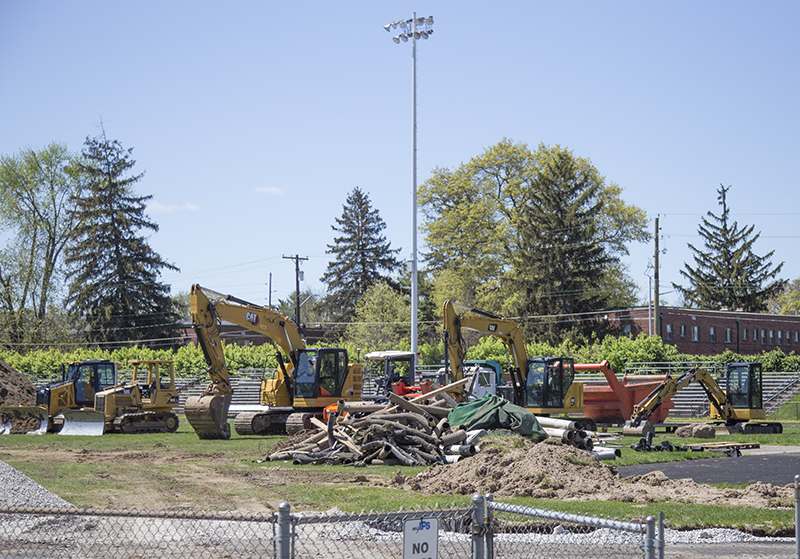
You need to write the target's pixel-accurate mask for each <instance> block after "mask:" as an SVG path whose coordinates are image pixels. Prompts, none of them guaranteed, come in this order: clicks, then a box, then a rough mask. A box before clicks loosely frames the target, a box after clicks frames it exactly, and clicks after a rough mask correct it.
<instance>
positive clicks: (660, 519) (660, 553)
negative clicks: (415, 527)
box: [656, 511, 800, 559]
mask: <svg viewBox="0 0 800 559" xmlns="http://www.w3.org/2000/svg"><path fill="white" fill-rule="evenodd" d="M665 541H666V536H665V534H664V511H661V512H659V513H658V541H657V542H656V546H657V547H658V559H664V545H665V543H664V542H665ZM798 559H800V558H798Z"/></svg>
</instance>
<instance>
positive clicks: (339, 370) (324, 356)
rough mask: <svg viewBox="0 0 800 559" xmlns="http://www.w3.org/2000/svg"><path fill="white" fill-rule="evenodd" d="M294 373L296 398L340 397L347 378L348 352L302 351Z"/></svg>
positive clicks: (334, 349) (332, 350)
mask: <svg viewBox="0 0 800 559" xmlns="http://www.w3.org/2000/svg"><path fill="white" fill-rule="evenodd" d="M297 354H298V355H297V367H296V368H295V372H294V397H295V398H302V399H309V398H321V397H331V396H334V397H340V396H341V395H342V387H343V386H344V381H345V378H346V377H347V365H348V362H349V361H348V356H347V350H344V349H338V348H324V349H300V350H298V352H297Z"/></svg>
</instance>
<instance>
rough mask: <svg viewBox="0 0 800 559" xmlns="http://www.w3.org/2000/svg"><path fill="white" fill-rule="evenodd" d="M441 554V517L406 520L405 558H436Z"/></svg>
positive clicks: (404, 528) (404, 536)
mask: <svg viewBox="0 0 800 559" xmlns="http://www.w3.org/2000/svg"><path fill="white" fill-rule="evenodd" d="M438 556H439V519H438V518H418V519H415V520H406V521H405V523H404V525H403V559H436V557H438Z"/></svg>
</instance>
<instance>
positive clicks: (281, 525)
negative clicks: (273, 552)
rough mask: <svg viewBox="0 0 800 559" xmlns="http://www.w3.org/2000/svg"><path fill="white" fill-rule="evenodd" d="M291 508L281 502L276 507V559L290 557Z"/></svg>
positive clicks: (289, 558) (288, 558) (287, 558)
mask: <svg viewBox="0 0 800 559" xmlns="http://www.w3.org/2000/svg"><path fill="white" fill-rule="evenodd" d="M290 511H291V506H290V505H289V503H286V502H283V503H281V504H280V505H278V538H277V539H278V559H291V557H292V545H291V544H292V516H291V514H289V513H290Z"/></svg>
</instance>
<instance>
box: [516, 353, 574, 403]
mask: <svg viewBox="0 0 800 559" xmlns="http://www.w3.org/2000/svg"><path fill="white" fill-rule="evenodd" d="M574 378H575V361H574V360H573V359H572V358H570V357H537V358H535V359H530V360H529V361H528V371H527V373H526V375H525V407H526V408H544V409H547V408H562V407H563V405H564V398H565V397H566V395H567V394H566V391H567V389H568V388H569V387H570V386H571V385H572V381H573V379H574Z"/></svg>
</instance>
